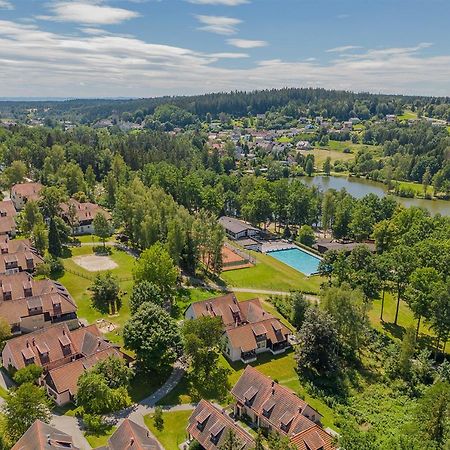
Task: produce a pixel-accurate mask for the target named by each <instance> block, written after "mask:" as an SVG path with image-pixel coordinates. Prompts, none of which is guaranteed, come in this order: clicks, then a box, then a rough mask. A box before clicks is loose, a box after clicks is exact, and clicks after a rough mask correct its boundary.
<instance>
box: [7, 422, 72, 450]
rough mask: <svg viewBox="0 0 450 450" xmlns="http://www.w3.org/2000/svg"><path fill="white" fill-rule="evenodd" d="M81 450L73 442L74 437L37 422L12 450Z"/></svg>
mask: <svg viewBox="0 0 450 450" xmlns="http://www.w3.org/2000/svg"><path fill="white" fill-rule="evenodd" d="M63 448H65V449H71V450H79V449H78V447H75V446H74V445H73V442H72V437H71V436H69V435H68V434H66V433H63V432H62V431H59V430H58V429H56V428H54V427H52V426H50V425H48V424H46V423H44V422H41V421H40V420H36V421H35V422H34V423H33V425H31V427H30V428H28V430H27V431H26V432H25V433H24V435H23V436H22V437H21V438H20V439H19V440H18V441H17V442H16V444H15V445H14V446H13V448H12V449H11V450H56V449H63Z"/></svg>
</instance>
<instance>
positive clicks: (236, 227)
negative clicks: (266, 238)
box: [219, 216, 261, 240]
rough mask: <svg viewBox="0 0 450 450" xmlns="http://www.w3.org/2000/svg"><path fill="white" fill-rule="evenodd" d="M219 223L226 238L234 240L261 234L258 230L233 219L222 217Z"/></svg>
mask: <svg viewBox="0 0 450 450" xmlns="http://www.w3.org/2000/svg"><path fill="white" fill-rule="evenodd" d="M219 223H220V225H222V227H223V228H224V229H225V232H226V234H227V236H229V237H230V238H231V239H234V240H238V239H243V238H248V237H252V236H259V234H260V232H261V230H259V229H258V228H256V227H254V226H252V225H250V224H248V223H247V222H244V221H243V220H239V219H236V218H234V217H228V216H222V217H221V218H220V219H219Z"/></svg>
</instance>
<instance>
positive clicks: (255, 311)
mask: <svg viewBox="0 0 450 450" xmlns="http://www.w3.org/2000/svg"><path fill="white" fill-rule="evenodd" d="M192 308H193V310H194V314H195V317H200V316H209V317H216V316H220V317H221V318H222V322H223V325H224V326H225V327H229V326H233V325H235V323H236V315H238V316H239V319H238V321H239V322H258V321H260V320H263V319H266V318H269V317H273V316H272V315H271V314H269V313H268V312H266V311H264V309H263V308H262V306H261V302H260V301H259V299H257V298H255V299H251V300H247V301H245V302H239V301H238V300H237V299H236V296H235V295H234V294H232V293H231V294H227V295H224V296H222V297H216V298H211V299H209V300H205V301H202V302H196V303H193V304H192ZM233 313H234V314H233Z"/></svg>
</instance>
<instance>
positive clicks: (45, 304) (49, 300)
mask: <svg viewBox="0 0 450 450" xmlns="http://www.w3.org/2000/svg"><path fill="white" fill-rule="evenodd" d="M3 287H4V288H5V289H8V287H7V285H6V284H4V285H3ZM58 304H59V305H60V308H58V309H57V310H56V309H55V306H56V305H58ZM38 307H42V312H41V314H45V313H47V314H49V316H50V317H55V316H57V315H65V314H70V313H76V311H77V307H76V305H74V303H73V300H71V299H70V300H69V299H68V298H67V297H65V296H63V295H61V294H59V293H54V294H43V295H35V296H32V297H26V298H25V297H22V298H18V299H15V300H5V301H3V300H0V316H1V317H4V318H5V319H6V320H7V321H8V323H9V324H10V325H11V326H13V325H18V324H20V321H21V319H23V318H25V317H30V316H31V315H32V314H30V308H38Z"/></svg>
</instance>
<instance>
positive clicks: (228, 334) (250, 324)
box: [185, 294, 292, 363]
mask: <svg viewBox="0 0 450 450" xmlns="http://www.w3.org/2000/svg"><path fill="white" fill-rule="evenodd" d="M198 317H220V318H221V319H222V324H223V328H224V334H223V340H222V350H223V352H224V354H225V356H226V357H227V358H228V359H230V360H231V361H242V362H244V363H249V362H252V361H256V359H257V357H258V355H259V354H260V353H265V352H270V353H272V354H273V355H278V354H281V353H283V352H285V350H286V349H287V348H289V347H290V343H289V336H290V335H291V334H292V332H291V330H290V329H289V328H287V327H286V326H285V325H284V324H283V323H281V321H280V320H279V319H278V318H276V317H274V316H273V315H272V314H270V313H268V312H266V311H265V310H264V309H263V307H262V305H261V302H260V300H259V299H252V300H247V301H244V302H239V301H238V300H237V299H236V297H235V295H234V294H227V295H224V296H222V297H217V298H212V299H209V300H205V301H202V302H196V303H192V304H191V305H190V306H189V308H187V310H186V312H185V318H186V319H187V320H192V319H197V318H198Z"/></svg>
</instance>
